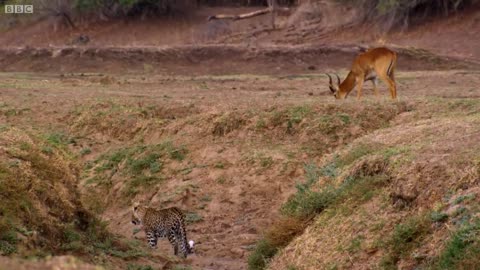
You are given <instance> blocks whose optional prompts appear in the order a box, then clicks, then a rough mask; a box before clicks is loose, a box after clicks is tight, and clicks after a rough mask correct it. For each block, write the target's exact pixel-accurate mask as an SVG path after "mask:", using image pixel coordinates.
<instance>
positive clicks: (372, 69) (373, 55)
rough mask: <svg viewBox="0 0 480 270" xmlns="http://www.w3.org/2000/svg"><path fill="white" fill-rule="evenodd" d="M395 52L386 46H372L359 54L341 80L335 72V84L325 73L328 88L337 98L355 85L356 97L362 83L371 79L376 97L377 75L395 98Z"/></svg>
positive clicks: (360, 90) (343, 96)
mask: <svg viewBox="0 0 480 270" xmlns="http://www.w3.org/2000/svg"><path fill="white" fill-rule="evenodd" d="M396 64H397V54H396V53H395V52H394V51H391V50H389V49H387V48H374V49H370V50H368V51H366V52H364V53H361V54H359V55H358V56H357V57H356V58H355V60H354V61H353V64H352V69H351V70H350V72H349V73H348V75H347V77H346V78H345V80H343V82H340V77H338V75H337V74H335V76H336V77H337V85H334V84H333V81H332V77H331V76H330V75H329V74H327V76H328V79H329V88H330V91H332V93H333V95H334V96H335V98H337V99H344V98H346V97H347V96H348V94H349V93H350V92H351V91H352V90H353V88H354V87H355V86H357V99H360V96H361V95H362V87H363V83H364V82H366V81H372V83H373V90H374V91H375V95H376V96H377V97H378V89H377V77H379V78H380V79H381V80H382V81H383V82H384V83H385V84H387V85H388V87H389V89H390V94H391V95H392V99H396V98H397V87H396V85H395V76H394V72H395V66H396Z"/></svg>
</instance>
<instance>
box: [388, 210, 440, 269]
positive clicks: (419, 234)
mask: <svg viewBox="0 0 480 270" xmlns="http://www.w3.org/2000/svg"><path fill="white" fill-rule="evenodd" d="M430 233H431V219H430V218H429V217H428V215H417V216H414V217H412V218H409V219H408V220H407V221H405V222H403V223H401V224H398V225H396V226H395V228H394V230H393V233H392V235H391V236H390V238H389V239H388V240H387V241H386V242H385V245H384V248H385V249H386V255H385V256H384V257H383V258H382V260H381V262H380V268H382V269H397V268H396V265H397V262H398V261H399V260H400V258H405V257H408V256H409V255H410V252H411V251H412V250H413V249H414V248H417V247H419V246H420V245H421V243H422V241H423V240H424V239H425V237H426V236H427V235H428V234H430Z"/></svg>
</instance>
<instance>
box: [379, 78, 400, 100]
mask: <svg viewBox="0 0 480 270" xmlns="http://www.w3.org/2000/svg"><path fill="white" fill-rule="evenodd" d="M380 79H381V80H382V81H383V82H384V83H385V84H386V85H388V89H390V95H391V96H392V99H395V98H397V90H396V86H395V82H394V81H393V80H392V79H390V77H389V76H381V77H380Z"/></svg>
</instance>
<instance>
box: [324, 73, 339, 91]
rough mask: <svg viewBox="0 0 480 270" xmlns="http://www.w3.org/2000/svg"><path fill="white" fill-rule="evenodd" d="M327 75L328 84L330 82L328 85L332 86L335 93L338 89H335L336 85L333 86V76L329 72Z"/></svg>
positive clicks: (331, 88) (331, 89)
mask: <svg viewBox="0 0 480 270" xmlns="http://www.w3.org/2000/svg"><path fill="white" fill-rule="evenodd" d="M325 75H327V76H328V84H329V85H328V88H330V91H332V93H334V94H335V92H336V89H335V86H333V81H332V77H331V76H330V74H328V73H325Z"/></svg>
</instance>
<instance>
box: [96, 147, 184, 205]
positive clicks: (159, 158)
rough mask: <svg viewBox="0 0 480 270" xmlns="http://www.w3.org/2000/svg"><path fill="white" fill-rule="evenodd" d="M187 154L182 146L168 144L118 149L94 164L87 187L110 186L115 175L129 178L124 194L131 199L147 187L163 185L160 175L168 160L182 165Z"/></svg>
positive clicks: (162, 177)
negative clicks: (118, 174) (119, 174)
mask: <svg viewBox="0 0 480 270" xmlns="http://www.w3.org/2000/svg"><path fill="white" fill-rule="evenodd" d="M186 154H187V150H186V148H185V147H184V146H181V145H180V146H176V145H174V144H173V143H172V142H170V141H167V142H164V143H161V144H155V145H140V146H135V147H126V148H121V149H117V150H115V151H112V152H110V153H107V154H104V155H102V156H101V157H100V158H99V159H97V160H96V161H95V162H94V163H95V164H96V166H94V167H93V170H94V173H95V174H94V175H93V176H91V178H90V180H89V181H88V183H89V184H93V183H99V184H104V185H109V184H110V182H111V181H110V179H111V177H112V176H113V175H114V174H116V173H121V174H122V175H123V176H128V177H129V178H130V180H129V181H127V182H126V186H125V189H124V193H125V194H127V195H129V196H131V195H135V194H137V193H138V192H140V191H142V190H144V189H145V188H146V187H150V186H152V185H155V184H158V183H160V182H162V181H163V179H164V176H163V175H162V171H163V168H164V164H165V162H168V160H177V161H182V160H183V159H184V158H185V156H186Z"/></svg>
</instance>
